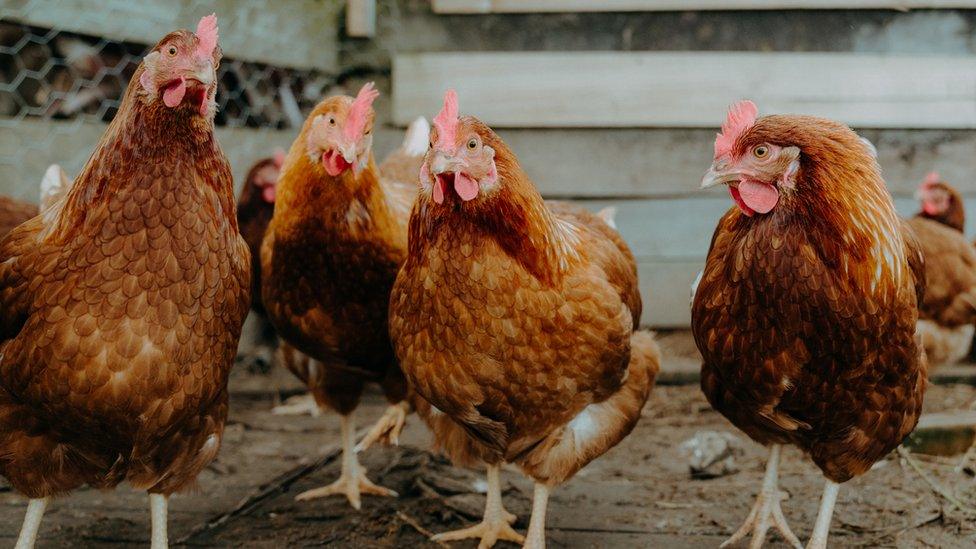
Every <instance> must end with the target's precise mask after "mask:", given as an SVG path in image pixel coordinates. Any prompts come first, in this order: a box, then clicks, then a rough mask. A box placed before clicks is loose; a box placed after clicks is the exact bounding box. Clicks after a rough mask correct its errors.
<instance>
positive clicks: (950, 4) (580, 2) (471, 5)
mask: <svg viewBox="0 0 976 549" xmlns="http://www.w3.org/2000/svg"><path fill="white" fill-rule="evenodd" d="M433 7H434V12H435V13H544V12H567V13H568V12H590V11H603V12H610V11H678V10H680V11H684V10H792V9H797V10H819V9H893V10H904V9H911V8H972V7H976V2H973V1H971V0H859V1H856V2H851V1H849V0H848V1H846V2H845V1H843V0H433Z"/></svg>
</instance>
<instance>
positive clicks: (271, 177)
mask: <svg viewBox="0 0 976 549" xmlns="http://www.w3.org/2000/svg"><path fill="white" fill-rule="evenodd" d="M284 161H285V151H283V150H281V149H278V150H276V151H275V152H274V154H273V155H272V156H269V157H267V158H262V159H260V160H258V161H257V162H255V163H254V165H252V166H251V168H250V169H249V170H248V171H247V175H246V176H245V177H244V185H243V186H242V187H241V193H240V195H239V196H238V198H237V223H238V225H239V226H240V228H241V236H243V237H244V241H245V242H247V247H248V250H249V251H250V252H251V257H252V258H253V261H252V262H251V311H252V313H251V314H249V315H248V316H247V319H246V320H245V321H244V328H243V330H242V334H241V344H240V347H239V348H238V350H237V355H238V359H239V360H240V361H242V362H244V363H245V364H249V365H250V366H251V369H252V370H253V371H256V372H258V373H267V371H268V368H269V367H270V366H271V364H272V362H274V359H273V356H274V349H275V347H276V346H277V337H276V336H275V331H274V327H273V326H272V325H271V323H270V322H269V321H268V318H267V316H266V315H265V312H264V305H263V303H262V301H261V261H260V260H259V258H260V257H261V242H262V241H263V240H264V233H265V231H266V230H267V228H268V223H270V222H271V216H272V214H273V213H274V203H275V195H276V189H277V185H278V175H279V173H280V172H281V167H282V165H283V164H284Z"/></svg>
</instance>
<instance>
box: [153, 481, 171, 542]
mask: <svg viewBox="0 0 976 549" xmlns="http://www.w3.org/2000/svg"><path fill="white" fill-rule="evenodd" d="M168 501H169V498H168V497H167V496H165V495H163V494H149V516H150V519H151V522H152V537H151V540H152V541H151V542H150V548H151V549H166V548H167V547H169V537H168V536H167V534H166V520H167V518H166V515H167V510H166V507H167V504H168Z"/></svg>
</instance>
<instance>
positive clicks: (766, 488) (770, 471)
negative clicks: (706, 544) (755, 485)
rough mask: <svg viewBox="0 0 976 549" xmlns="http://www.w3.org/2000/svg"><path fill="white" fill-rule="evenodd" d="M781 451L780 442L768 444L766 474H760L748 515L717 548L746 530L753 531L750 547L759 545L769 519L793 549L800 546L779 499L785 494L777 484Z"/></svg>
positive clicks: (800, 548) (762, 539) (733, 542)
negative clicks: (760, 480) (756, 494)
mask: <svg viewBox="0 0 976 549" xmlns="http://www.w3.org/2000/svg"><path fill="white" fill-rule="evenodd" d="M780 451H781V447H780V445H779V444H773V445H771V446H770V447H769V460H768V461H767V462H766V475H765V477H764V478H763V484H762V489H761V490H760V491H759V495H758V496H756V504H755V505H753V506H752V510H751V511H749V516H748V517H746V521H745V523H743V525H742V526H741V527H739V529H738V530H736V532H735V533H734V534H732V537H730V538H729V539H727V540H725V542H724V543H722V545H720V546H719V547H720V548H723V549H724V548H725V547H732V546H734V545H735V544H736V543H738V542H739V541H740V540H742V538H744V537H746V534H748V533H749V532H752V543H750V544H749V548H750V549H759V548H760V547H762V545H763V542H764V541H765V540H766V531H767V530H769V527H770V522H769V520H770V519H772V526H775V527H776V529H777V530H779V531H780V533H781V534H783V537H784V538H785V539H786V542H787V543H789V544H790V545H792V546H793V547H795V548H796V549H803V544H802V543H800V540H799V539H797V537H796V535H795V534H794V533H793V531H792V530H790V525H789V524H787V523H786V517H784V516H783V509H782V507H780V504H779V502H780V501H782V500H784V499H786V497H787V496H786V493H785V492H782V491H780V490H779V488H777V481H778V479H779V458H780Z"/></svg>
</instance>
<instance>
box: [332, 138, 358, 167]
mask: <svg viewBox="0 0 976 549" xmlns="http://www.w3.org/2000/svg"><path fill="white" fill-rule="evenodd" d="M336 148H337V149H338V150H339V154H341V155H342V158H344V159H345V161H346V162H348V163H350V164H352V165H353V166H355V165H356V160H357V159H356V145H355V144H354V143H340V144H339V146H338V147H336Z"/></svg>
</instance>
